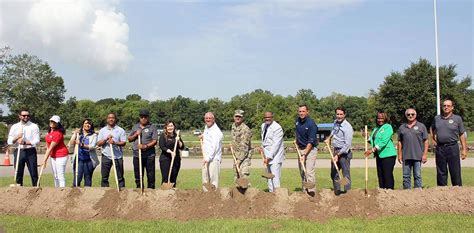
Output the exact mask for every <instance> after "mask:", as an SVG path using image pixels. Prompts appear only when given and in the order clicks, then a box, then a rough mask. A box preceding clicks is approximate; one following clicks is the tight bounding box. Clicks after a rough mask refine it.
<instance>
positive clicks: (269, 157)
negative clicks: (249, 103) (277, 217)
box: [261, 112, 285, 192]
mask: <svg viewBox="0 0 474 233" xmlns="http://www.w3.org/2000/svg"><path fill="white" fill-rule="evenodd" d="M263 118H264V123H263V124H262V148H261V150H262V152H263V154H264V157H265V159H264V163H265V164H266V165H268V166H267V167H268V172H271V173H272V174H273V175H275V177H274V178H273V179H268V190H269V191H270V192H273V191H274V190H275V188H279V187H280V177H281V165H282V163H283V160H285V149H284V145H283V129H282V128H281V126H280V124H278V123H277V122H276V121H273V113H272V112H265V113H264V117H263Z"/></svg>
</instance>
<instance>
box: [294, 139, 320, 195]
mask: <svg viewBox="0 0 474 233" xmlns="http://www.w3.org/2000/svg"><path fill="white" fill-rule="evenodd" d="M294 144H295V146H296V151H297V152H298V157H299V159H298V160H299V162H300V164H301V168H302V169H303V173H304V178H303V188H305V189H313V188H314V187H316V184H315V183H314V182H308V180H307V179H308V178H307V177H308V174H307V173H306V166H305V164H304V162H303V161H301V159H302V158H303V155H302V154H301V152H300V150H299V149H298V144H296V141H295V142H294Z"/></svg>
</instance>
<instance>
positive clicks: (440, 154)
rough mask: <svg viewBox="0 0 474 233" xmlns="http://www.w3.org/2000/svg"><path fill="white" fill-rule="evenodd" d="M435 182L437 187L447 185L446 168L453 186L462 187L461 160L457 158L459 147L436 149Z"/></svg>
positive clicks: (455, 145) (451, 146) (438, 147)
mask: <svg viewBox="0 0 474 233" xmlns="http://www.w3.org/2000/svg"><path fill="white" fill-rule="evenodd" d="M435 152H436V181H437V183H438V186H447V185H448V168H449V175H451V184H452V185H453V186H456V185H457V186H462V179H461V160H460V158H459V145H458V144H457V143H456V144H454V145H450V146H437V147H436V150H435Z"/></svg>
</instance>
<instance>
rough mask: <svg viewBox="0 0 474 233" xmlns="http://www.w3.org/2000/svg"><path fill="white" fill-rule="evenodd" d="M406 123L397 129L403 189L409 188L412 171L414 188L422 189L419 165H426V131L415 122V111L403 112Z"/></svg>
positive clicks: (419, 123) (422, 125) (421, 124)
mask: <svg viewBox="0 0 474 233" xmlns="http://www.w3.org/2000/svg"><path fill="white" fill-rule="evenodd" d="M405 116H406V118H407V123H403V124H402V125H401V126H400V128H398V133H397V135H398V146H397V150H398V162H399V163H401V164H403V188H404V189H410V188H411V172H412V170H413V178H414V181H415V182H414V183H415V184H414V188H421V187H422V178H421V163H426V161H427V155H428V140H427V139H428V131H427V130H426V126H425V125H424V124H423V123H421V122H419V121H417V120H416V110H415V109H413V108H409V109H407V110H406V111H405Z"/></svg>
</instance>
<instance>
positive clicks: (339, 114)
mask: <svg viewBox="0 0 474 233" xmlns="http://www.w3.org/2000/svg"><path fill="white" fill-rule="evenodd" d="M334 111H335V113H336V120H335V121H334V126H333V128H332V130H331V134H330V135H329V137H328V138H327V139H326V141H325V142H326V143H328V144H330V143H331V141H332V148H330V149H332V150H333V151H334V160H335V162H336V164H337V166H338V168H339V169H342V175H343V176H344V179H345V180H347V181H348V182H346V183H347V184H346V185H344V191H341V183H340V181H341V180H342V179H343V177H339V173H338V171H336V167H335V166H334V164H333V163H331V179H332V185H333V187H334V194H336V196H339V195H340V194H341V193H346V192H347V191H349V190H350V189H351V182H350V181H351V171H350V169H351V159H352V150H351V149H352V137H353V135H354V129H352V125H351V124H350V123H349V122H348V121H347V120H346V109H345V108H344V107H337V108H336V109H335V110H334Z"/></svg>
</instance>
